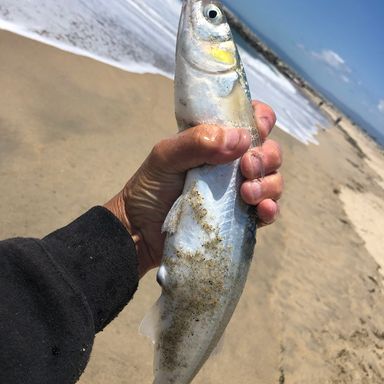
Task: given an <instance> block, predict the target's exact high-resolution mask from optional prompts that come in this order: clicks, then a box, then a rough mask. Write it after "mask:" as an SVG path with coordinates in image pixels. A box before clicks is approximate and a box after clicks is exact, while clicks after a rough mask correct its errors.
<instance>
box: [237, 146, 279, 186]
mask: <svg viewBox="0 0 384 384" xmlns="http://www.w3.org/2000/svg"><path fill="white" fill-rule="evenodd" d="M281 163H282V151H281V147H280V145H279V144H278V143H277V142H276V141H274V140H267V141H266V142H265V143H264V144H263V145H262V147H261V156H260V151H259V149H257V148H256V149H250V150H249V151H248V152H247V153H245V154H244V156H243V157H242V158H241V162H240V167H241V172H242V174H243V176H244V177H245V178H246V179H250V180H252V179H258V178H260V177H261V176H262V175H261V173H262V171H264V174H266V175H268V174H270V173H274V172H276V171H277V170H278V169H279V168H280V166H281Z"/></svg>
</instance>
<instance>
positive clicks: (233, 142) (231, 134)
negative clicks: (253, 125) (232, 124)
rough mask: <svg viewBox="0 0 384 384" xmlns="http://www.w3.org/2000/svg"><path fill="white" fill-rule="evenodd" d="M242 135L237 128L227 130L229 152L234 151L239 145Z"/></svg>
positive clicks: (226, 141) (226, 145) (226, 142)
mask: <svg viewBox="0 0 384 384" xmlns="http://www.w3.org/2000/svg"><path fill="white" fill-rule="evenodd" d="M240 140H241V133H240V131H239V130H238V129H236V128H231V129H227V130H226V132H225V147H226V149H228V150H229V151H233V150H234V149H236V147H237V146H238V145H239V143H240Z"/></svg>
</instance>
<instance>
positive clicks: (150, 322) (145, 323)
mask: <svg viewBox="0 0 384 384" xmlns="http://www.w3.org/2000/svg"><path fill="white" fill-rule="evenodd" d="M161 305H162V298H161V297H160V298H159V299H158V300H157V301H156V303H155V304H154V305H153V306H152V308H151V309H150V310H149V311H148V313H147V314H146V315H145V316H144V319H143V320H142V321H141V324H140V327H139V333H140V334H141V335H143V336H145V337H148V339H150V340H151V342H152V344H155V343H156V341H157V338H158V335H159V329H160V310H161Z"/></svg>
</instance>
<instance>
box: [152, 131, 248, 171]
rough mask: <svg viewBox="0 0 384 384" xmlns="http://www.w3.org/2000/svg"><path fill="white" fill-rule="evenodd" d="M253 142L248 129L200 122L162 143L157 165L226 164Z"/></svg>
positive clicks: (156, 153)
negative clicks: (201, 123)
mask: <svg viewBox="0 0 384 384" xmlns="http://www.w3.org/2000/svg"><path fill="white" fill-rule="evenodd" d="M250 143H251V138H250V134H249V133H248V132H247V131H246V130H245V129H237V128H223V127H219V126H215V125H199V126H197V127H194V128H190V129H187V130H186V131H184V132H182V133H180V134H177V135H175V136H173V137H171V138H169V139H165V140H162V141H161V142H160V143H158V144H157V145H156V146H155V147H154V149H153V150H152V153H151V155H150V158H151V160H153V165H154V166H158V167H162V168H165V169H166V170H167V171H168V172H185V171H186V170H188V169H191V168H195V167H198V166H200V165H203V164H224V163H228V162H230V161H233V160H235V159H237V158H239V157H241V156H242V155H243V154H244V153H245V152H246V151H247V150H248V148H249V146H250Z"/></svg>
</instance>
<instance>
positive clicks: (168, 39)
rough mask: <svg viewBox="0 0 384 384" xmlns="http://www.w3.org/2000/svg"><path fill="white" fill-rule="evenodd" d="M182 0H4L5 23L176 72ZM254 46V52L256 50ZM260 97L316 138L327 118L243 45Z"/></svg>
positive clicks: (61, 44) (128, 66) (121, 64)
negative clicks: (178, 28) (175, 57)
mask: <svg viewBox="0 0 384 384" xmlns="http://www.w3.org/2000/svg"><path fill="white" fill-rule="evenodd" d="M180 7H181V3H180V1H178V0H141V1H140V2H138V1H136V0H109V1H108V2H107V1H105V0H66V1H65V2H58V1H57V0H34V1H31V0H18V1H17V2H16V1H14V0H0V28H2V29H5V30H9V31H11V32H14V33H17V34H20V35H23V36H26V37H29V38H32V39H35V40H38V41H40V42H43V43H47V44H50V45H53V46H56V47H58V48H60V49H63V50H66V51H69V52H72V53H75V54H78V55H83V56H87V57H90V58H93V59H95V60H98V61H101V62H104V63H107V64H110V65H113V66H116V67H118V68H121V69H124V70H127V71H130V72H136V73H156V74H161V75H164V76H167V77H169V78H173V73H174V54H175V46H176V34H177V26H178V19H179V13H180ZM251 52H252V53H251ZM240 54H241V57H242V59H243V62H244V66H245V69H246V72H247V76H248V81H249V85H250V88H251V93H252V95H253V97H254V98H257V99H259V100H263V101H264V102H266V103H268V104H270V105H271V106H272V107H273V109H274V110H275V111H276V114H277V116H278V125H279V127H280V128H282V129H283V130H284V131H286V132H288V133H289V134H291V135H293V136H294V137H296V138H297V139H298V140H300V141H302V142H304V143H308V142H312V143H316V138H315V135H316V132H317V130H318V128H319V127H320V126H326V125H327V121H326V119H325V118H324V117H323V115H322V114H321V113H320V111H319V110H318V109H317V108H316V107H315V106H314V105H312V104H311V103H310V101H309V100H308V99H307V98H305V97H304V96H303V95H302V94H301V93H300V92H299V91H298V90H297V88H296V87H295V86H294V85H293V84H292V83H291V82H290V81H289V80H288V79H287V78H285V77H284V76H283V75H282V74H281V73H279V72H278V71H277V70H276V69H275V68H274V67H273V66H271V65H270V64H269V63H267V62H266V61H265V60H263V59H262V58H261V57H259V56H258V55H257V54H255V53H253V51H252V49H249V50H248V49H246V48H240Z"/></svg>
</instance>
